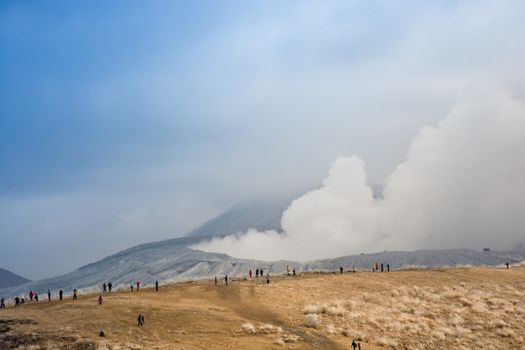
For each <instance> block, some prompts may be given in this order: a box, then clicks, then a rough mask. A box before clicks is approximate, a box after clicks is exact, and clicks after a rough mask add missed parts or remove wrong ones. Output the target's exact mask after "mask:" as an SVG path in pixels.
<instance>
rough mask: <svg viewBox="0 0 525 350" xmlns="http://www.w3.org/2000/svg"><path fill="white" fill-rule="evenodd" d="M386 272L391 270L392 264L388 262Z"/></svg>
mask: <svg viewBox="0 0 525 350" xmlns="http://www.w3.org/2000/svg"><path fill="white" fill-rule="evenodd" d="M386 272H390V264H386Z"/></svg>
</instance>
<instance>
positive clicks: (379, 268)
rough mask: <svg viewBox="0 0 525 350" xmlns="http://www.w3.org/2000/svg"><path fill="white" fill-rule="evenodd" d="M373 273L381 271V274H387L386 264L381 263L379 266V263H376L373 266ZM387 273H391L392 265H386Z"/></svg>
mask: <svg viewBox="0 0 525 350" xmlns="http://www.w3.org/2000/svg"><path fill="white" fill-rule="evenodd" d="M372 271H375V272H377V271H381V272H385V264H384V263H381V264H379V262H378V261H376V262H375V263H374V264H373V265H372ZM386 271H387V272H390V264H386Z"/></svg>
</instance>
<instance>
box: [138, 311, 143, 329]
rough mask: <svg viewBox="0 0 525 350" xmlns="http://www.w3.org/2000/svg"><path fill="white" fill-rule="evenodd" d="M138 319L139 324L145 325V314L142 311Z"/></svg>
mask: <svg viewBox="0 0 525 350" xmlns="http://www.w3.org/2000/svg"><path fill="white" fill-rule="evenodd" d="M137 320H138V321H139V323H138V326H139V327H140V326H144V314H143V313H142V312H141V313H140V314H139V317H137Z"/></svg>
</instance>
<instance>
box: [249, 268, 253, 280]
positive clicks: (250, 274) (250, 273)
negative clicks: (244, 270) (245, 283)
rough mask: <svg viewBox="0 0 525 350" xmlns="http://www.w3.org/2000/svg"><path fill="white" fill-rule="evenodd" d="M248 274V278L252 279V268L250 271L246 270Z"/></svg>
mask: <svg viewBox="0 0 525 350" xmlns="http://www.w3.org/2000/svg"><path fill="white" fill-rule="evenodd" d="M248 276H250V279H252V269H250V272H248Z"/></svg>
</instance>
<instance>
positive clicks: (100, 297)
mask: <svg viewBox="0 0 525 350" xmlns="http://www.w3.org/2000/svg"><path fill="white" fill-rule="evenodd" d="M102 301H103V299H102V294H100V295H99V296H98V305H102Z"/></svg>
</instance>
